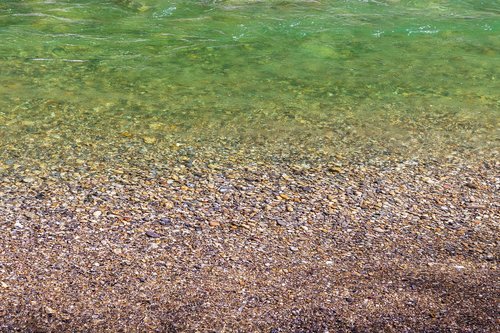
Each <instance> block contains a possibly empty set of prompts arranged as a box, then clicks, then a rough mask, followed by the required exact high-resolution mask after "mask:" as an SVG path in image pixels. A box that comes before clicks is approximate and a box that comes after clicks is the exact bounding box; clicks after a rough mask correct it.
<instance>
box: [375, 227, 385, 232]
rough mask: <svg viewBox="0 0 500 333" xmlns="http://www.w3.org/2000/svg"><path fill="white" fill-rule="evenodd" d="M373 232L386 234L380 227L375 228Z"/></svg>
mask: <svg viewBox="0 0 500 333" xmlns="http://www.w3.org/2000/svg"><path fill="white" fill-rule="evenodd" d="M373 230H375V231H376V232H385V230H384V229H382V228H379V227H375V228H373Z"/></svg>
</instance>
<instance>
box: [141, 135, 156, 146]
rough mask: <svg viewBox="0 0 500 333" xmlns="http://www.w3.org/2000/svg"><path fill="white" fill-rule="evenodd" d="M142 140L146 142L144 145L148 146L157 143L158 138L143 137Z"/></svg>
mask: <svg viewBox="0 0 500 333" xmlns="http://www.w3.org/2000/svg"><path fill="white" fill-rule="evenodd" d="M142 140H143V141H144V143H147V144H148V145H152V144H155V143H156V138H155V137H152V136H144V137H142Z"/></svg>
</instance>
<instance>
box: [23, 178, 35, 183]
mask: <svg viewBox="0 0 500 333" xmlns="http://www.w3.org/2000/svg"><path fill="white" fill-rule="evenodd" d="M23 182H25V183H28V184H29V183H33V182H35V178H33V177H24V178H23Z"/></svg>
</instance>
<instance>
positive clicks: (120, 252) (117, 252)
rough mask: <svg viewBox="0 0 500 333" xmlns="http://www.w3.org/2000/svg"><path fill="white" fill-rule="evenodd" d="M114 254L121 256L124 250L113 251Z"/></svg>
mask: <svg viewBox="0 0 500 333" xmlns="http://www.w3.org/2000/svg"><path fill="white" fill-rule="evenodd" d="M113 253H114V254H116V255H120V254H122V250H121V249H113Z"/></svg>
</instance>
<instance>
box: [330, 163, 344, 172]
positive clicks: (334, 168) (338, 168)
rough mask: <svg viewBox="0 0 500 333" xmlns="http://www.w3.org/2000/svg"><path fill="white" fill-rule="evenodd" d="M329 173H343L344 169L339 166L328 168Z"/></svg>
mask: <svg viewBox="0 0 500 333" xmlns="http://www.w3.org/2000/svg"><path fill="white" fill-rule="evenodd" d="M328 171H330V172H333V173H341V172H342V168H341V167H339V166H338V165H332V166H329V167H328Z"/></svg>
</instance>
